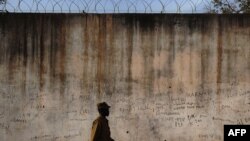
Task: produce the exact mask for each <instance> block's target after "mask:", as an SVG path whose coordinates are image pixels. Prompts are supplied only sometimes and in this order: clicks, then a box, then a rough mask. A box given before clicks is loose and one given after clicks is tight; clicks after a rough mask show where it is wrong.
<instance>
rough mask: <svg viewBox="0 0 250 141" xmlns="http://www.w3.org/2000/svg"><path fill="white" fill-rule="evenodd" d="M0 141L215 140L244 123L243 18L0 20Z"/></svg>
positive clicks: (248, 63)
mask: <svg viewBox="0 0 250 141" xmlns="http://www.w3.org/2000/svg"><path fill="white" fill-rule="evenodd" d="M0 21H1V23H0V39H1V44H0V78H1V79H0V140H1V141H16V140H18V141H88V139H89V136H90V129H91V124H92V121H93V120H94V119H95V118H96V116H97V115H98V113H97V111H96V104H97V103H98V102H101V101H107V102H108V103H109V104H110V105H111V106H112V108H111V114H110V117H109V120H110V127H111V133H112V136H113V138H114V139H115V140H117V141H222V140H223V125H224V124H250V118H249V115H250V86H249V84H250V46H249V41H250V15H223V16H218V15H143V14H137V15H133V14H125V15H122V14H118V15H70V14H69V15H67V14H66V15H64V14H61V15H56V14H2V15H0Z"/></svg>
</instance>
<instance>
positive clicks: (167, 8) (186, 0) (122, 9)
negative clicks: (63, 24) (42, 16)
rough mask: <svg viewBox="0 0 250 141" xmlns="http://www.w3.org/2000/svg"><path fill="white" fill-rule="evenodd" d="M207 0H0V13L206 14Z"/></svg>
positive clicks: (208, 0)
mask: <svg viewBox="0 0 250 141" xmlns="http://www.w3.org/2000/svg"><path fill="white" fill-rule="evenodd" d="M210 5H211V0H0V10H1V11H2V12H28V13H29V12H31V13H206V12H207V11H209V7H210Z"/></svg>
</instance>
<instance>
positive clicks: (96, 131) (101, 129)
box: [90, 102, 114, 141]
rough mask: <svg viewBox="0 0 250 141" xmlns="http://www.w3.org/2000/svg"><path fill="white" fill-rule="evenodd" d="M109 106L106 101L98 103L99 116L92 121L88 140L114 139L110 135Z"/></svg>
mask: <svg viewBox="0 0 250 141" xmlns="http://www.w3.org/2000/svg"><path fill="white" fill-rule="evenodd" d="M109 108H110V106H109V105H108V104H107V103H106V102H102V103H98V104H97V109H98V112H99V114H100V116H99V117H98V118H97V119H96V120H95V121H94V122H93V125H92V130H91V137H90V138H91V139H90V141H114V140H113V139H112V138H111V137H110V129H109V123H108V120H107V118H106V117H107V116H109Z"/></svg>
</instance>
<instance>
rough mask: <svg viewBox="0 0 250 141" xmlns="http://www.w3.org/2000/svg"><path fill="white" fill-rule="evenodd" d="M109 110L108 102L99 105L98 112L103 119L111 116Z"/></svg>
mask: <svg viewBox="0 0 250 141" xmlns="http://www.w3.org/2000/svg"><path fill="white" fill-rule="evenodd" d="M109 108H110V106H109V105H108V104H107V103H106V102H102V103H98V104H97V109H98V112H99V114H100V115H101V116H103V117H106V116H109Z"/></svg>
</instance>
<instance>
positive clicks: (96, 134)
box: [91, 120, 101, 141]
mask: <svg viewBox="0 0 250 141" xmlns="http://www.w3.org/2000/svg"><path fill="white" fill-rule="evenodd" d="M100 135H101V124H100V122H99V121H98V120H97V121H95V122H93V125H92V130H91V141H98V140H100Z"/></svg>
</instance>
